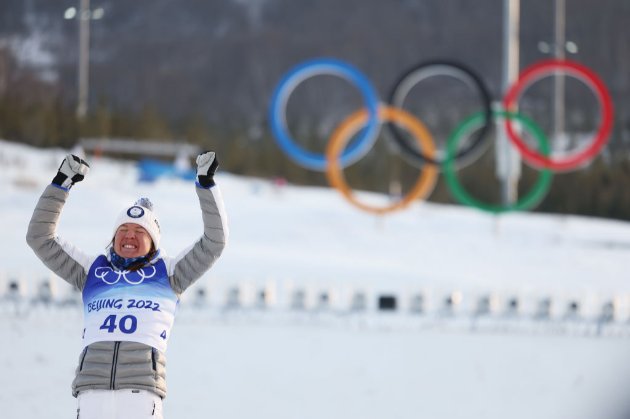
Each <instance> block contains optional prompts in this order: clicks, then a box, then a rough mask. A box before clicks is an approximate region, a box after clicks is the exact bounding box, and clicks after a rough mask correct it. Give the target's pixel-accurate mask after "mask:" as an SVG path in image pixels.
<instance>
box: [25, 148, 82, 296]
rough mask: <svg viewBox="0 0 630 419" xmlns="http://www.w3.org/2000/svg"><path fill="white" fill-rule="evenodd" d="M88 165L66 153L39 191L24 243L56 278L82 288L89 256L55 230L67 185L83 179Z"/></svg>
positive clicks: (67, 192)
mask: <svg viewBox="0 0 630 419" xmlns="http://www.w3.org/2000/svg"><path fill="white" fill-rule="evenodd" d="M88 170H89V165H88V164H87V163H86V162H85V161H84V160H82V159H80V158H79V157H77V156H74V155H71V154H69V155H68V156H66V158H65V159H64V160H63V162H62V163H61V166H60V167H59V170H58V172H57V175H56V176H55V178H54V179H53V181H52V183H51V184H50V185H49V186H47V187H46V189H45V190H44V192H43V193H42V195H41V197H40V198H39V201H38V202H37V206H36V207H35V210H34V211H33V216H32V217H31V221H30V222H29V224H28V231H27V233H26V242H27V243H28V245H29V246H30V247H31V248H32V249H33V251H34V252H35V254H36V255H37V257H38V258H40V259H41V260H42V262H44V264H45V265H46V266H47V267H48V268H49V269H50V270H51V271H53V272H54V273H55V274H57V275H58V276H59V277H60V278H62V279H64V280H65V281H66V282H68V283H69V284H71V285H73V286H74V287H76V288H77V289H83V285H84V283H85V278H86V275H87V269H88V267H89V257H88V256H86V255H85V254H84V253H83V252H81V251H80V250H78V249H77V248H75V247H74V246H72V245H71V244H69V243H66V242H65V241H63V240H62V239H61V238H59V237H57V235H56V230H57V224H58V222H59V217H60V215H61V210H62V209H63V206H64V204H65V203H66V199H67V198H68V194H69V191H70V188H71V187H72V186H73V185H74V184H75V183H76V182H80V181H81V180H83V178H84V177H85V175H86V174H87V172H88Z"/></svg>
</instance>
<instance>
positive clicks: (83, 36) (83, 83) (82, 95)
mask: <svg viewBox="0 0 630 419" xmlns="http://www.w3.org/2000/svg"><path fill="white" fill-rule="evenodd" d="M90 19H91V13H90V0H81V5H80V10H79V84H78V88H79V95H78V98H79V100H78V103H77V117H78V118H79V119H83V118H85V115H86V114H87V110H88V100H89V97H88V92H89V87H90V79H89V77H90V74H89V72H90Z"/></svg>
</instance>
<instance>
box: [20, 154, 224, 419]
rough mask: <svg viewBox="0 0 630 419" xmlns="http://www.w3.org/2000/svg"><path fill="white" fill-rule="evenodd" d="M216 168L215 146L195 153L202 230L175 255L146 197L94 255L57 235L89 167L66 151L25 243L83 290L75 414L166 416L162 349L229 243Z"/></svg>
mask: <svg viewBox="0 0 630 419" xmlns="http://www.w3.org/2000/svg"><path fill="white" fill-rule="evenodd" d="M217 167H218V162H217V160H216V156H215V153H213V152H206V153H202V154H200V155H199V156H198V157H197V177H196V180H197V182H196V188H195V189H196V192H197V196H198V197H199V206H200V209H201V215H202V219H203V232H202V234H201V238H200V239H198V240H197V241H196V242H195V243H194V244H193V245H192V246H190V247H188V248H187V249H185V250H183V251H182V252H181V253H180V254H179V255H178V256H177V257H175V258H171V257H167V256H166V255H162V254H160V224H159V222H158V218H157V215H156V214H155V212H154V211H153V204H152V203H151V201H150V200H149V199H148V198H140V199H139V200H137V201H136V202H135V203H134V204H133V205H131V206H129V207H128V208H125V209H124V210H123V211H122V212H121V213H120V215H119V216H118V217H117V218H116V221H115V223H114V229H113V233H112V235H113V239H112V242H111V245H110V246H109V247H108V249H107V251H106V252H105V253H104V254H102V255H96V256H90V255H86V254H84V253H83V252H82V251H81V250H79V249H77V248H76V247H74V246H72V245H70V244H69V243H67V242H66V241H64V240H62V239H60V238H59V237H58V236H57V233H56V228H57V224H58V222H59V218H60V216H61V211H62V209H63V206H64V204H65V202H66V199H67V198H68V195H69V192H70V188H71V187H72V186H73V185H74V184H75V183H77V182H80V181H82V180H83V179H84V177H85V176H86V175H87V173H88V171H89V165H88V164H87V163H86V162H85V161H84V160H83V159H81V158H79V157H77V156H74V155H68V156H66V158H65V159H64V160H63V162H62V163H61V166H60V167H59V170H58V172H57V175H56V176H55V177H54V179H53V181H52V183H51V185H49V186H48V187H47V188H46V189H45V190H44V193H43V194H42V196H41V197H40V199H39V202H38V203H37V206H36V208H35V211H34V213H33V216H32V218H31V221H30V223H29V226H28V232H27V236H26V240H27V242H28V244H29V245H30V246H31V248H32V249H33V250H34V251H35V254H36V255H37V256H38V257H39V258H40V259H41V260H42V261H43V262H44V264H45V265H46V266H47V267H48V268H50V269H51V270H52V271H53V272H54V273H55V274H57V275H58V276H59V277H61V278H62V279H64V280H65V281H66V282H68V283H69V284H71V285H73V286H74V287H76V288H77V289H79V290H80V291H81V292H82V297H83V305H84V310H83V322H84V329H83V346H84V348H83V351H82V353H81V355H80V357H79V365H78V367H77V369H76V375H75V379H74V382H73V383H72V392H73V395H74V396H75V397H77V398H78V409H77V416H76V417H77V418H89V419H125V418H134V419H140V418H154V419H156V418H157V419H160V418H162V417H163V415H162V399H163V398H164V397H166V357H165V355H164V353H165V351H166V346H167V342H168V339H169V337H170V334H171V328H172V327H173V323H174V321H175V313H176V309H177V306H178V303H179V298H180V295H181V294H182V293H183V292H184V291H185V290H186V289H187V288H188V287H190V286H191V285H192V284H193V283H194V282H195V281H196V280H197V279H199V277H201V275H202V274H203V273H205V272H206V271H207V270H208V269H210V267H211V266H212V265H213V264H214V262H215V261H216V260H217V259H218V258H219V256H220V255H221V253H222V252H223V249H224V247H225V244H226V240H227V224H226V216H225V210H224V206H223V200H222V198H221V193H220V191H219V189H218V187H217V186H216V185H215V182H214V173H215V171H216V169H217ZM104 406H106V407H107V409H104V408H103V407H104Z"/></svg>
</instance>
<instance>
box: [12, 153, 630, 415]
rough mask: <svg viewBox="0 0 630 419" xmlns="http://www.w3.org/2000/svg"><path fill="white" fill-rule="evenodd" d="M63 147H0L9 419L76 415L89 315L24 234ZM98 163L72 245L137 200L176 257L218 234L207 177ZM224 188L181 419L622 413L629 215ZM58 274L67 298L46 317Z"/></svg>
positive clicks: (75, 195) (189, 348) (65, 233)
mask: <svg viewBox="0 0 630 419" xmlns="http://www.w3.org/2000/svg"><path fill="white" fill-rule="evenodd" d="M66 153H67V151H65V150H56V151H42V150H37V149H31V148H28V147H25V146H22V145H16V144H12V143H7V142H0V168H1V170H2V173H3V176H2V177H3V179H4V181H3V182H1V183H0V192H1V193H0V200H1V204H0V208H1V211H2V213H1V215H2V217H0V220H1V223H2V224H1V228H2V232H3V234H2V242H3V246H2V248H3V251H2V256H1V258H2V259H1V264H0V298H2V299H1V300H0V312H2V313H3V315H2V316H0V328H1V330H3V341H5V342H9V344H8V345H6V344H5V345H2V346H1V348H2V349H0V362H2V365H3V367H4V368H3V370H4V372H5V373H4V374H2V375H0V377H2V378H0V389H1V390H2V391H0V409H1V410H2V411H3V415H2V417H6V418H24V417H49V418H52V419H57V418H59V419H61V418H63V417H69V416H70V415H72V412H74V411H75V400H74V399H73V398H72V397H71V395H70V390H69V389H70V382H71V381H72V377H73V370H74V367H75V363H76V359H77V357H78V354H79V352H80V350H81V347H80V333H79V332H80V330H81V314H80V311H79V309H78V308H77V307H76V306H73V305H68V306H65V307H59V306H58V305H59V302H60V301H61V300H64V299H66V298H74V297H75V296H74V295H73V294H72V293H71V292H70V290H69V289H68V288H69V287H68V286H67V285H65V283H63V282H61V281H60V280H59V279H57V278H52V277H51V275H50V274H49V273H48V271H47V270H46V268H45V267H44V266H43V264H42V263H41V262H40V261H39V260H38V259H37V258H36V257H35V256H34V255H33V253H32V252H31V251H30V249H29V248H28V247H27V246H26V243H25V239H24V237H25V233H26V226H27V223H28V220H29V218H30V215H31V212H32V209H33V207H34V206H35V203H36V201H37V199H38V197H39V194H40V193H41V191H42V190H43V188H44V187H45V186H46V185H47V184H48V183H49V182H50V180H51V179H52V177H53V175H54V174H55V172H56V168H57V167H58V165H59V163H60V161H61V160H62V158H63V156H64V155H65V154H66ZM88 159H89V157H88ZM89 162H90V164H91V168H92V169H91V172H90V173H89V175H88V177H87V178H86V180H85V181H84V182H82V183H80V184H78V185H77V186H75V187H74V188H73V190H72V191H71V195H70V198H69V200H68V203H67V205H66V207H65V209H64V213H63V215H62V219H61V224H60V227H59V231H58V233H59V235H60V236H62V237H63V238H65V239H66V240H68V241H70V242H72V243H74V244H75V245H76V246H78V247H80V248H81V249H83V250H84V251H86V252H88V253H98V252H101V251H102V250H103V249H104V248H105V246H106V245H107V244H108V242H109V240H110V239H111V237H112V227H113V220H114V218H115V216H116V215H117V214H118V212H119V211H120V210H121V209H122V208H123V207H125V206H126V205H128V204H130V203H132V202H133V201H135V199H137V198H138V197H140V196H148V197H150V198H151V200H152V201H153V202H154V204H155V209H156V211H157V213H158V215H159V217H160V223H161V225H162V228H163V235H162V243H163V245H164V246H165V250H166V251H167V252H168V253H169V254H176V253H178V252H179V251H181V250H183V249H184V248H186V247H187V246H188V245H189V244H190V243H192V242H193V241H194V240H195V239H196V238H197V237H198V235H199V234H201V219H200V212H199V209H198V205H197V202H196V201H197V198H196V194H195V193H194V184H193V183H191V182H190V181H183V180H180V179H174V178H170V179H161V180H159V181H158V182H156V183H153V184H146V183H138V182H137V181H136V180H137V178H138V173H137V169H136V167H135V165H134V164H133V163H132V162H117V161H112V160H109V159H106V158H101V159H92V160H89ZM217 183H218V184H219V185H220V187H221V189H222V191H223V195H224V198H225V202H226V208H227V212H228V216H229V220H230V234H231V235H230V242H229V245H228V247H227V249H226V251H225V253H224V255H223V256H222V258H221V259H220V260H219V261H218V262H217V264H216V265H215V267H214V268H213V269H212V270H211V271H210V272H209V273H208V274H206V276H204V277H203V278H202V279H201V280H200V281H199V283H198V284H196V285H195V286H194V287H193V288H192V289H191V290H189V292H188V295H186V296H185V297H186V298H185V299H184V301H183V303H182V308H181V312H180V316H179V317H178V319H177V321H176V324H175V328H174V336H173V338H172V340H171V343H170V346H169V351H168V353H167V355H168V358H169V366H168V376H169V396H168V398H167V399H166V402H165V408H166V417H167V418H184V417H185V418H195V417H198V418H206V417H217V418H226V419H229V418H261V419H263V418H273V419H278V418H282V419H285V418H286V419H294V418H300V419H304V418H323V417H326V418H332V419H336V418H339V419H347V418H361V419H364V418H374V419H376V418H379V419H381V418H383V417H388V418H410V419H411V418H413V419H416V418H425V417H426V418H435V419H457V418H467V419H469V418H478V419H494V418H497V419H498V418H501V419H503V418H506V417H509V418H511V419H515V418H528V419H530V418H532V417H536V418H544V419H547V418H549V419H562V418H567V419H579V418H602V417H606V418H611V419H614V416H611V413H610V411H611V410H612V409H615V408H621V407H623V406H622V405H621V403H622V401H623V400H624V391H623V390H624V389H625V388H627V380H626V377H629V375H628V373H630V359H628V358H629V357H628V353H629V352H628V349H630V339H628V337H630V326H628V325H627V322H628V318H629V314H630V311H629V308H628V300H627V294H628V292H629V291H630V282H629V281H628V280H627V267H626V265H627V259H628V256H629V255H630V224H629V223H623V222H618V221H611V220H599V219H589V218H584V217H573V216H548V215H540V214H525V213H520V214H509V215H503V216H500V217H496V216H491V215H487V214H484V213H480V212H478V211H476V210H471V209H467V208H463V207H453V206H443V205H435V204H430V203H422V202H418V203H416V204H414V205H413V206H412V207H411V208H410V209H407V210H403V211H402V212H399V213H397V214H394V215H391V216H388V217H386V218H375V216H373V215H369V214H364V213H361V212H359V211H358V210H356V209H355V208H354V207H351V206H350V205H349V204H347V203H346V202H345V201H343V200H342V198H341V196H340V195H339V194H338V193H337V192H336V191H334V190H330V189H328V188H304V187H295V186H292V185H287V186H283V187H278V186H275V185H273V184H272V183H270V182H268V181H266V180H260V179H247V178H241V177H237V176H233V175H230V174H228V173H221V174H220V175H219V176H218V177H217ZM366 198H367V199H376V200H378V199H382V198H381V197H377V196H366ZM51 278H52V279H51ZM49 280H52V281H53V282H52V283H51V284H52V291H53V300H54V301H53V303H54V304H52V306H50V305H42V304H39V305H37V306H34V305H33V304H32V303H31V301H32V300H33V299H35V298H37V296H38V295H40V292H41V286H42V284H44V283H48V282H47V281H49ZM11 286H13V287H14V288H13V289H14V291H16V292H15V293H14V294H11V292H10V288H11ZM394 306H395V310H388V308H390V309H391V308H394ZM199 360H203V362H201V363H200V362H199ZM628 407H630V403H629V406H628Z"/></svg>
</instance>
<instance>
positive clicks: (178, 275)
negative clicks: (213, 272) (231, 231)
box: [169, 152, 228, 294]
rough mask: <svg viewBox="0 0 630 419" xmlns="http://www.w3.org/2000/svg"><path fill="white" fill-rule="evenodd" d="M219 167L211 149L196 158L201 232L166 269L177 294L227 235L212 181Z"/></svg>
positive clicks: (208, 264)
mask: <svg viewBox="0 0 630 419" xmlns="http://www.w3.org/2000/svg"><path fill="white" fill-rule="evenodd" d="M218 166H219V163H218V161H217V159H216V156H215V154H214V153H213V152H206V153H203V154H200V155H199V156H198V157H197V182H196V190H197V196H198V197H199V205H200V207H201V216H202V219H203V235H202V236H201V238H200V239H199V240H197V242H195V243H194V244H193V245H192V246H191V247H190V248H188V249H186V250H185V251H183V252H182V253H181V254H180V255H179V256H177V257H176V258H175V259H174V260H173V264H172V269H169V274H170V282H171V287H172V288H173V290H174V291H175V292H176V293H178V294H181V293H182V292H184V291H185V290H186V289H187V288H188V287H189V286H191V285H192V284H193V283H194V282H195V281H196V280H197V279H199V277H201V275H203V274H204V273H205V272H206V271H207V270H208V269H210V267H211V266H212V265H213V264H214V262H216V260H217V259H218V258H219V256H221V253H222V252H223V249H224V248H225V244H226V242H227V237H228V227H227V216H226V214H225V208H224V205H223V198H222V197H221V191H220V190H219V187H218V186H217V185H216V184H215V182H214V173H215V171H216V169H217V167H218Z"/></svg>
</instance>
